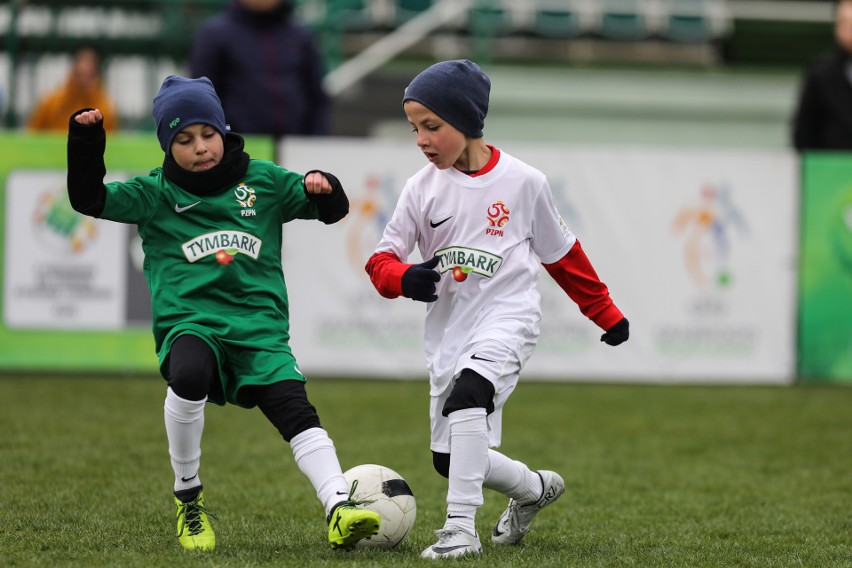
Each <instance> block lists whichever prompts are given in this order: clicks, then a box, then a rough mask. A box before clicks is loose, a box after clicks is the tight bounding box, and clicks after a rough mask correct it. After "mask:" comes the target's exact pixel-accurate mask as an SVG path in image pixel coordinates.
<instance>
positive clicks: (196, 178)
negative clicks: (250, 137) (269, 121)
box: [163, 132, 251, 195]
mask: <svg viewBox="0 0 852 568" xmlns="http://www.w3.org/2000/svg"><path fill="white" fill-rule="evenodd" d="M244 148H245V140H243V137H242V136H240V135H239V134H234V133H233V132H229V133H228V134H227V135H226V136H225V155H224V156H223V157H222V161H221V162H219V163H218V164H216V165H215V166H213V167H212V168H210V169H209V170H205V171H203V172H190V171H188V170H185V169H183V168H182V167H180V166H179V165H178V164H177V162H175V159H174V158H173V157H172V155H171V153H169V154H166V158H165V160H163V173H164V174H165V176H166V179H168V180H169V181H170V182H172V183H175V184H177V185H179V186H180V187H182V188H183V189H185V190H186V191H188V192H190V193H192V194H194V195H215V194H217V193H221V192H222V191H225V190H226V189H228V188H230V187H231V186H233V185H234V184H235V183H237V182H238V181H240V180H241V179H242V178H243V177H244V176H245V175H246V170H248V165H249V160H250V159H251V158H250V157H249V155H248V154H246V153H245V151H244Z"/></svg>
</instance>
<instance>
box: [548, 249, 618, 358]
mask: <svg viewBox="0 0 852 568" xmlns="http://www.w3.org/2000/svg"><path fill="white" fill-rule="evenodd" d="M544 268H545V270H547V272H548V274H550V276H551V277H552V278H553V279H554V280H556V283H557V284H559V286H560V287H561V288H562V289H563V290H565V293H566V294H568V296H569V297H570V298H571V299H572V300H574V302H575V303H576V304H577V306H579V308H580V311H581V312H582V313H583V315H585V316H586V317H587V318H589V319H590V320H592V321H593V322H594V323H595V324H597V326H598V327H600V328H601V329H603V330H604V331H606V333H604V334H603V335H602V336H601V341H604V342H606V343H607V344H608V345H619V344H620V343H624V342H625V341H627V338H628V337H629V335H630V333H629V329H630V324H629V323H628V321H627V318H625V317H624V314H622V313H621V310H619V309H618V307H616V305H615V303H613V301H612V298H610V296H609V290H608V289H607V287H606V284H604V283H603V282H601V280H600V278H598V275H597V272H595V269H594V268H593V267H592V263H591V262H590V261H589V258H588V257H587V256H586V253H585V252H584V251H583V248H582V247H581V246H580V241H576V242H575V243H574V246H573V247H571V250H569V251H568V253H567V254H566V255H565V256H563V257H562V258H561V259H559V260H558V261H556V262H554V263H552V264H545V265H544Z"/></svg>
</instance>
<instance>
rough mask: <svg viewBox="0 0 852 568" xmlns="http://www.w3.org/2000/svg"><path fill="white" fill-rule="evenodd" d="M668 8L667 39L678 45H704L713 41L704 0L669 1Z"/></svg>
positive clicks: (711, 28)
mask: <svg viewBox="0 0 852 568" xmlns="http://www.w3.org/2000/svg"><path fill="white" fill-rule="evenodd" d="M667 8H668V10H667V11H668V16H667V22H666V33H665V35H666V38H667V39H670V40H671V41H674V42H677V43H704V42H707V41H710V40H712V39H713V27H712V24H711V21H710V18H709V17H708V15H707V12H706V10H705V8H706V2H705V1H704V0H668V2H667Z"/></svg>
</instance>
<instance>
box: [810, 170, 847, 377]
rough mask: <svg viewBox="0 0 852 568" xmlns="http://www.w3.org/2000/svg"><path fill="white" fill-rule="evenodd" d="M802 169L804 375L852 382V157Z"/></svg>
mask: <svg viewBox="0 0 852 568" xmlns="http://www.w3.org/2000/svg"><path fill="white" fill-rule="evenodd" d="M802 167H803V178H802V179H803V186H802V228H801V231H802V235H801V242H802V248H801V262H800V289H799V377H800V380H803V381H835V382H848V383H850V384H852V156H850V155H837V154H816V155H807V156H805V157H804V159H803V165H802Z"/></svg>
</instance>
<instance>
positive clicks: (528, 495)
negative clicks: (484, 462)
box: [483, 450, 543, 505]
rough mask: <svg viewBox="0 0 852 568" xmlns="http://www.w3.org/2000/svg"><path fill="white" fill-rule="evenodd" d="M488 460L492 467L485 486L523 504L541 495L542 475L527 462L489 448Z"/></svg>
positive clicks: (484, 483)
mask: <svg viewBox="0 0 852 568" xmlns="http://www.w3.org/2000/svg"><path fill="white" fill-rule="evenodd" d="M488 461H489V464H490V466H491V467H490V468H489V469H488V473H487V475H486V476H485V481H484V482H483V486H485V487H487V488H488V489H493V490H494V491H498V492H500V493H502V494H503V495H506V496H507V497H511V498H512V499H514V500H515V501H517V502H518V503H520V504H522V505H526V504H528V503H532V502H534V501H537V500H538V499H539V498H540V497H541V492H542V491H543V487H542V483H541V477H540V476H539V475H538V474H537V473H536V472H534V471H532V470H531V469H530V468H529V467H527V465H526V464H524V463H522V462H519V461H517V460H513V459H511V458H509V457H507V456H505V455H503V454H501V453H500V452H496V451H494V450H488Z"/></svg>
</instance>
